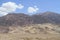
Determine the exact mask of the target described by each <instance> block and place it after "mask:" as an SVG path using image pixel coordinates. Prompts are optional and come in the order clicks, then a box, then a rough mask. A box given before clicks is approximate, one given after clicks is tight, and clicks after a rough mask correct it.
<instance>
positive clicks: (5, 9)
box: [0, 2, 24, 15]
mask: <svg viewBox="0 0 60 40" xmlns="http://www.w3.org/2000/svg"><path fill="white" fill-rule="evenodd" d="M17 8H18V9H22V8H24V6H23V5H22V4H19V5H17V4H16V3H14V2H6V3H3V4H2V5H1V7H0V14H2V15H6V14H8V13H10V12H14V11H16V9H17Z"/></svg>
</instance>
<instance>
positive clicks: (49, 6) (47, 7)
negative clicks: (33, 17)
mask: <svg viewBox="0 0 60 40" xmlns="http://www.w3.org/2000/svg"><path fill="white" fill-rule="evenodd" d="M7 2H14V3H16V4H17V5H18V4H22V5H23V6H24V8H23V9H16V11H15V12H18V13H19V12H20V13H29V12H28V11H27V9H28V8H29V7H33V8H34V6H36V7H37V8H38V10H36V12H35V11H34V12H32V14H34V13H40V12H46V11H51V12H56V13H60V0H0V7H1V5H2V4H3V3H7Z"/></svg>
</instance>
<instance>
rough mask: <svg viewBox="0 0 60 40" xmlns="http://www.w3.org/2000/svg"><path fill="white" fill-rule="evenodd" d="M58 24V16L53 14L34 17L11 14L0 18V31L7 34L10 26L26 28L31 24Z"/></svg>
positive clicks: (45, 13)
mask: <svg viewBox="0 0 60 40" xmlns="http://www.w3.org/2000/svg"><path fill="white" fill-rule="evenodd" d="M46 23H50V24H54V25H59V24H60V14H58V13H54V12H44V13H39V14H34V15H27V14H24V13H11V14H7V15H5V16H2V17H0V31H1V32H7V31H9V27H11V26H16V27H17V26H26V25H32V24H34V25H35V24H46Z"/></svg>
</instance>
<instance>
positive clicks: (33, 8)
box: [28, 6, 39, 13]
mask: <svg viewBox="0 0 60 40" xmlns="http://www.w3.org/2000/svg"><path fill="white" fill-rule="evenodd" d="M38 10H39V8H37V6H34V7H28V13H34V12H37V11H38Z"/></svg>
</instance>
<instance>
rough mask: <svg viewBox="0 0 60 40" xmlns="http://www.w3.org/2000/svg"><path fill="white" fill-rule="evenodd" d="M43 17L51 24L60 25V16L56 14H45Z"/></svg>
mask: <svg viewBox="0 0 60 40" xmlns="http://www.w3.org/2000/svg"><path fill="white" fill-rule="evenodd" d="M41 16H43V17H44V18H46V19H47V20H49V21H50V22H51V23H55V24H60V14H58V13H54V12H45V13H42V14H41Z"/></svg>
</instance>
